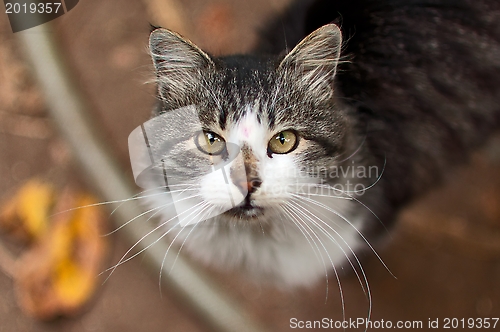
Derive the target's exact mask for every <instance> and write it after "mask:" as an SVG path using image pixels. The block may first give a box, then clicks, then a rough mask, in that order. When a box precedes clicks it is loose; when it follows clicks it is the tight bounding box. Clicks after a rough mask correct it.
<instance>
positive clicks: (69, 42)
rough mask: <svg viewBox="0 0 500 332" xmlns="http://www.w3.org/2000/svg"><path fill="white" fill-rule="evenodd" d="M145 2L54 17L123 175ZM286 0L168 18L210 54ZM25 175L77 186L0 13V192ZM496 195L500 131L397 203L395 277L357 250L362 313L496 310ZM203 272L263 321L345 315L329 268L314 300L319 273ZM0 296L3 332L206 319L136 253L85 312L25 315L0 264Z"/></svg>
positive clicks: (344, 279) (351, 289) (225, 0)
mask: <svg viewBox="0 0 500 332" xmlns="http://www.w3.org/2000/svg"><path fill="white" fill-rule="evenodd" d="M166 2H168V3H175V2H172V1H166ZM144 3H145V2H140V1H133V0H106V1H98V0H85V1H80V3H79V4H78V5H77V7H76V8H75V9H73V10H72V11H71V12H69V13H68V14H66V15H64V16H62V17H61V18H58V19H57V20H55V21H54V25H53V27H52V28H51V29H52V30H53V32H54V34H55V36H56V37H57V38H58V40H59V41H60V43H61V46H62V49H63V51H64V53H65V56H66V59H67V61H68V64H69V65H70V68H71V69H72V73H73V75H74V78H75V79H76V82H77V83H78V84H79V86H80V88H81V90H82V91H83V93H84V94H85V96H86V97H87V98H88V100H89V103H90V105H91V106H92V110H91V112H92V114H90V115H91V116H92V117H93V118H94V119H95V120H96V123H98V124H99V131H100V132H101V133H102V134H103V136H104V137H105V140H106V142H107V143H108V144H109V145H110V146H111V147H112V149H113V151H114V152H115V154H116V156H117V158H118V159H119V160H120V162H121V163H122V165H123V168H124V169H125V170H126V171H125V172H126V173H127V174H128V175H129V176H130V177H132V176H131V171H130V166H129V160H128V150H127V137H128V135H129V133H130V132H131V131H132V130H133V129H134V128H135V127H137V126H138V125H140V124H141V123H143V122H144V121H145V120H146V119H148V116H149V114H150V110H151V107H152V105H153V103H154V86H153V85H152V84H144V82H146V81H148V80H150V79H151V78H152V67H151V64H150V59H149V57H148V54H147V51H146V45H147V40H148V34H149V23H153V24H159V23H160V22H156V21H155V20H161V19H162V18H161V17H160V18H158V17H159V16H158V12H155V11H151V10H150V11H148V8H147V7H146V6H145V5H144ZM285 3H286V1H284V0H280V1H274V2H271V3H269V2H267V1H264V0H256V1H252V2H249V1H244V0H238V1H230V0H210V1H201V0H189V1H183V2H182V3H181V2H180V1H179V2H178V3H177V5H178V6H177V10H178V12H176V13H174V14H176V15H181V17H185V20H183V21H181V22H180V23H179V22H172V27H173V28H175V27H177V28H178V29H179V30H183V31H181V32H183V33H184V34H185V35H186V36H187V37H189V38H191V39H192V40H193V41H194V42H195V43H197V44H199V45H200V46H202V47H204V48H205V49H207V50H208V51H210V52H212V53H215V54H227V53H232V52H244V51H246V50H249V49H250V48H251V46H252V43H254V42H255V40H256V38H257V34H256V31H257V29H258V27H259V26H260V25H261V24H263V22H265V20H266V18H268V17H270V16H271V15H273V14H274V13H276V12H278V11H279V10H280V9H281V8H283V6H284V5H285ZM160 16H161V15H160ZM168 17H169V16H168V15H167V19H168ZM163 19H165V18H163ZM163 25H166V26H167V27H168V23H166V24H165V23H163ZM34 176H42V177H44V178H46V179H50V180H51V181H53V182H54V183H56V184H57V185H60V186H63V185H64V184H66V183H75V185H78V186H82V187H85V183H86V180H85V178H83V177H82V175H81V173H80V169H79V167H78V165H76V164H75V162H74V161H73V160H72V157H71V151H70V150H69V148H68V147H67V145H66V144H65V142H64V140H63V139H62V138H61V137H60V136H59V135H58V132H57V128H56V127H55V126H54V125H53V122H52V120H51V119H50V118H49V116H48V115H47V113H46V106H45V105H44V101H43V96H41V94H40V92H39V90H38V87H37V86H36V83H35V82H34V80H33V77H32V76H31V73H30V68H29V66H27V65H26V64H25V62H24V60H23V50H22V49H21V48H20V45H19V44H18V43H17V41H16V39H15V35H14V34H13V33H12V32H11V30H10V27H9V25H8V20H7V17H6V15H4V14H0V194H1V195H2V196H3V197H6V196H9V195H11V194H12V193H13V192H15V190H16V189H17V188H19V186H21V185H22V183H24V181H26V180H27V179H29V178H32V177H34ZM499 203H500V139H498V138H494V139H492V140H491V141H490V142H489V143H488V144H487V146H485V147H484V148H483V149H482V150H481V151H479V152H477V153H476V154H474V155H473V156H472V158H471V161H470V163H469V164H468V165H466V166H460V167H458V168H457V169H456V170H455V171H453V172H452V173H451V174H449V175H448V178H447V179H446V181H445V183H444V185H442V186H440V187H438V188H437V189H435V190H433V191H432V192H430V193H429V194H428V195H426V196H425V197H423V198H422V199H421V200H419V201H417V202H415V203H414V204H413V205H412V206H410V207H408V208H407V209H405V210H404V211H403V212H402V213H401V215H400V217H399V221H398V223H397V226H396V227H395V229H394V230H393V231H392V232H391V236H390V238H391V240H390V241H389V242H388V243H387V244H386V245H384V246H383V247H382V248H380V249H379V251H378V252H379V255H380V256H381V258H382V259H383V261H384V263H385V264H386V265H387V267H388V268H389V269H390V272H391V273H392V275H394V276H392V275H391V273H389V272H388V271H387V269H386V268H385V267H384V266H383V264H382V263H381V262H380V261H379V260H377V259H376V257H374V255H373V254H372V255H369V254H367V255H366V257H365V258H364V259H365V263H364V265H363V266H364V269H365V273H366V276H367V278H368V281H369V285H370V288H371V296H372V298H373V306H372V320H373V321H381V320H382V319H383V320H384V321H388V320H390V321H393V322H396V321H422V322H423V324H424V328H423V330H428V328H426V326H427V323H428V321H429V319H430V320H436V319H439V320H440V322H441V328H439V329H437V330H442V329H443V328H442V324H443V320H444V319H445V318H457V319H462V318H465V319H466V320H467V319H468V318H483V317H484V318H486V317H500V204H499ZM110 240H111V241H112V242H113V249H112V254H111V257H110V259H109V264H110V265H111V264H113V263H114V262H117V261H118V259H119V258H120V257H121V255H122V254H123V253H124V252H125V251H126V250H127V248H128V247H129V246H130V245H131V244H130V243H128V242H127V241H126V240H125V239H124V238H123V236H121V235H120V232H117V234H115V235H114V236H111V237H110ZM0 241H2V242H3V243H4V245H5V246H6V247H7V248H10V249H11V250H13V252H14V253H15V251H16V250H17V247H16V245H15V244H11V243H8V242H9V241H8V240H6V239H5V237H3V236H1V237H0ZM209 273H210V274H211V275H212V276H213V277H214V278H216V279H217V280H218V281H219V283H220V284H221V286H222V287H223V288H224V289H225V290H226V291H227V292H228V293H230V294H231V295H232V296H233V297H235V298H236V299H237V300H238V301H239V302H240V303H241V305H242V306H243V307H244V308H245V309H246V310H247V311H248V312H249V313H250V315H251V316H252V317H254V318H255V319H256V320H258V321H260V322H262V323H263V324H265V325H267V326H269V327H270V330H271V331H288V330H291V327H290V323H289V322H290V319H291V318H297V319H298V320H304V321H305V320H321V319H322V318H325V317H326V318H331V319H334V320H339V319H341V318H342V310H341V301H340V297H339V293H338V289H335V287H334V285H336V281H335V280H334V279H333V278H330V280H329V284H330V290H329V294H328V298H327V299H326V301H325V298H326V296H325V283H320V284H319V285H317V286H316V287H314V288H313V289H308V290H295V291H291V292H281V291H278V290H273V289H269V288H263V287H260V286H257V285H254V284H253V283H250V282H248V281H246V280H245V279H244V278H242V277H241V276H237V275H233V274H231V275H229V274H223V273H217V272H213V271H209ZM341 284H342V290H343V293H344V299H345V315H346V317H347V318H352V319H356V318H363V317H366V315H367V312H368V310H369V308H368V302H367V300H366V297H365V295H364V294H363V292H362V291H361V287H360V285H359V283H358V281H357V280H356V278H355V277H354V276H353V275H352V274H349V273H346V274H345V275H341ZM0 294H2V295H1V296H0V331H40V332H41V331H73V332H80V331H82V332H83V331H107V332H113V331H186V332H189V331H206V330H207V328H206V327H205V326H203V324H202V322H201V321H200V320H199V319H197V317H196V315H195V314H194V313H193V312H192V311H191V310H190V309H189V308H187V307H185V306H183V305H181V304H180V303H179V301H178V299H177V298H175V297H174V296H171V294H169V292H168V290H167V291H164V292H163V296H160V292H159V290H158V271H149V270H147V269H146V268H145V267H144V266H142V264H141V259H140V257H139V258H137V259H134V260H133V261H131V262H130V263H127V264H124V265H123V266H121V267H120V268H119V269H118V270H117V271H116V273H115V274H114V275H113V276H112V277H111V278H110V279H109V280H108V282H107V283H106V284H105V285H104V286H103V287H102V288H101V289H100V290H99V291H98V294H97V295H96V296H95V298H94V300H93V301H92V302H91V303H90V305H88V307H87V308H86V310H85V311H84V312H83V313H81V314H80V315H78V316H76V317H73V318H61V319H58V320H57V321H54V322H44V323H42V322H38V321H36V320H34V319H32V318H29V317H27V316H26V315H25V314H24V313H23V312H22V311H21V310H20V309H19V308H18V306H17V304H16V301H15V296H14V292H13V283H12V280H11V279H10V278H9V277H8V276H7V275H4V274H3V273H1V271H0ZM497 329H500V323H499V324H498V325H497ZM309 330H310V331H313V330H315V329H309Z"/></svg>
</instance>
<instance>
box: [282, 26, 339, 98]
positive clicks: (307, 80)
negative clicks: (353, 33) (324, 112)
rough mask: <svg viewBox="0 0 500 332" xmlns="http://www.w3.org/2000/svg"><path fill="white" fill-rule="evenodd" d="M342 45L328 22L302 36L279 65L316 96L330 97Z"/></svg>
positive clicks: (336, 31) (336, 28)
mask: <svg viewBox="0 0 500 332" xmlns="http://www.w3.org/2000/svg"><path fill="white" fill-rule="evenodd" d="M341 46H342V33H341V31H340V29H339V27H338V26H336V25H335V24H327V25H325V26H323V27H321V28H319V29H317V30H315V31H313V32H312V33H311V34H309V35H308V36H307V37H305V38H304V39H303V40H302V41H301V42H300V43H299V44H298V45H297V46H295V48H294V49H293V50H292V51H291V52H290V53H288V54H287V55H286V56H285V58H284V59H283V60H282V61H281V63H280V65H279V68H280V69H281V70H284V71H285V74H286V75H291V77H292V78H293V79H294V80H296V81H297V82H298V83H299V84H302V86H303V87H304V88H306V89H307V90H308V91H310V92H311V93H313V94H314V95H315V96H316V97H318V98H323V99H325V98H331V97H332V95H333V79H334V76H335V72H336V70H337V65H338V62H339V58H340V49H341Z"/></svg>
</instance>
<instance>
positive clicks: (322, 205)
mask: <svg viewBox="0 0 500 332" xmlns="http://www.w3.org/2000/svg"><path fill="white" fill-rule="evenodd" d="M292 195H293V196H296V197H301V198H303V199H304V200H307V201H308V202H311V203H313V204H316V205H318V206H320V207H322V208H324V209H326V210H328V211H330V212H332V213H333V214H335V215H337V216H338V217H340V218H341V219H342V220H344V221H345V222H346V223H347V224H349V225H350V226H351V227H352V228H354V230H355V231H356V232H357V233H358V234H359V235H360V236H361V238H362V239H363V241H365V243H366V244H367V245H368V247H369V248H370V250H371V251H372V252H373V253H374V254H375V256H376V257H377V259H378V260H379V261H380V263H382V265H383V266H384V268H385V269H386V270H387V272H389V273H390V274H391V275H392V276H393V277H394V278H396V276H395V275H394V274H393V273H392V272H391V270H390V269H389V267H388V266H387V265H386V264H385V263H384V261H383V260H382V258H381V257H380V255H379V254H378V253H377V251H376V250H375V248H373V246H372V245H371V244H370V242H369V241H368V240H367V239H366V237H365V236H364V235H363V233H361V232H360V231H359V229H358V228H357V227H356V226H354V225H353V224H352V223H351V222H350V221H349V220H348V219H346V218H345V217H344V216H343V215H341V214H340V213H339V212H337V211H335V210H333V209H331V208H330V207H328V206H326V205H324V204H322V203H320V202H318V201H315V200H313V199H310V198H308V197H304V196H298V195H295V194H292ZM396 279H397V278H396Z"/></svg>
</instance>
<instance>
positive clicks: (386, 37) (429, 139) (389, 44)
mask: <svg viewBox="0 0 500 332" xmlns="http://www.w3.org/2000/svg"><path fill="white" fill-rule="evenodd" d="M332 21H334V22H335V23H337V24H338V26H340V28H339V27H338V26H337V25H334V24H328V25H325V26H323V27H321V25H323V24H326V23H329V22H332ZM342 36H343V38H342ZM264 37H265V38H267V40H268V41H267V42H266V41H265V40H263V41H262V43H261V44H260V45H259V47H258V48H257V49H258V50H260V51H262V52H264V53H269V54H272V53H275V54H278V55H273V56H254V55H244V56H242V55H236V56H229V57H221V58H213V57H211V56H209V55H207V54H206V53H204V52H203V51H201V50H200V49H198V48H197V47H196V46H195V45H193V44H192V43H190V42H188V41H186V40H185V39H183V38H182V37H180V36H179V35H177V34H175V33H173V32H170V31H168V30H164V29H158V30H155V31H153V32H152V34H151V38H150V50H151V54H152V57H153V61H154V64H155V68H156V73H157V78H158V91H159V93H158V94H159V97H160V101H161V102H160V107H159V110H158V113H157V115H160V114H163V113H165V112H169V111H170V110H173V109H178V108H180V107H185V106H190V105H194V107H195V108H196V111H197V112H198V116H199V121H200V123H201V125H202V127H203V129H204V130H206V131H210V132H214V133H216V134H218V135H219V136H220V137H222V138H223V139H224V140H226V141H227V142H228V143H234V144H237V145H238V146H240V147H241V156H242V159H241V162H240V163H238V162H236V161H235V162H233V163H232V164H230V168H231V170H234V169H237V168H238V167H239V168H241V169H244V170H245V172H246V177H247V180H248V181H249V183H250V181H255V185H252V186H250V185H249V187H248V192H243V191H242V190H241V188H239V187H238V183H237V181H236V180H235V179H234V178H233V179H232V180H233V183H232V184H230V189H229V190H230V191H231V195H233V197H238V195H239V196H240V199H239V201H238V202H241V203H239V207H236V208H232V209H230V210H229V211H226V210H227V209H228V207H227V206H228V204H229V203H228V202H229V197H228V196H227V195H226V194H224V193H225V192H226V189H227V186H226V185H225V183H224V181H222V178H221V177H216V176H214V175H211V174H210V173H208V174H207V173H206V172H205V173H204V172H203V171H202V167H201V165H202V164H204V163H210V162H213V161H208V159H210V158H208V156H207V155H203V153H201V152H200V151H198V150H197V149H196V146H195V145H194V143H192V140H193V138H192V137H185V138H183V139H182V143H179V144H178V145H177V146H176V147H175V148H174V149H172V150H171V151H170V152H168V153H167V154H166V155H165V156H162V161H163V162H164V163H165V164H164V165H162V167H165V166H166V167H167V168H170V169H183V171H182V172H183V174H182V176H183V179H184V184H185V185H191V186H193V187H192V190H193V191H192V193H193V196H195V195H200V196H199V197H201V201H202V203H203V204H204V206H205V207H206V208H207V209H212V210H213V209H218V208H220V209H223V208H224V209H223V210H224V211H225V212H223V213H222V214H221V215H219V216H216V217H213V218H211V219H209V220H205V221H202V222H200V223H197V224H196V225H191V226H188V227H186V228H180V227H174V226H175V222H174V221H172V217H173V216H172V213H171V211H172V210H171V209H168V208H165V209H163V210H162V212H163V214H164V218H165V219H164V220H165V221H168V222H166V226H165V229H169V230H170V229H171V231H170V232H171V233H172V234H174V237H175V239H176V241H178V242H179V243H182V244H183V246H184V247H186V249H188V250H189V251H190V252H191V253H192V255H193V256H195V257H197V258H199V259H201V260H203V261H205V262H207V263H209V264H214V265H217V266H221V267H224V268H228V267H229V268H239V269H242V270H243V271H244V272H245V273H247V274H251V275H255V276H260V277H264V278H265V279H267V280H273V281H276V282H277V283H278V284H282V285H310V284H312V283H314V282H315V281H316V280H318V279H319V278H321V277H323V278H324V276H325V274H327V275H329V274H332V273H334V274H336V273H337V271H336V269H337V268H338V267H339V265H341V264H343V263H345V264H349V265H351V266H352V267H353V268H358V267H359V264H360V262H359V261H358V258H357V253H358V252H359V251H360V250H372V248H371V245H370V241H372V239H374V238H376V235H377V234H379V233H380V231H381V230H382V231H383V230H384V228H386V227H387V226H389V225H390V224H391V223H392V221H393V220H394V215H395V213H396V212H397V210H398V209H399V208H400V207H401V206H402V205H403V204H404V203H406V202H407V201H408V200H410V199H411V198H413V197H414V196H416V195H417V194H420V193H422V192H423V191H425V190H426V189H427V188H429V187H431V186H432V185H433V184H434V183H436V182H437V181H438V180H439V179H440V178H441V177H442V176H443V174H444V173H445V172H447V171H448V170H449V169H450V167H451V166H453V165H454V164H456V163H458V162H460V161H462V160H463V159H464V155H465V154H466V153H467V151H469V150H470V149H471V148H473V147H475V146H477V145H478V144H480V143H481V142H482V141H484V139H485V137H486V136H487V135H488V134H489V133H491V132H492V131H493V130H494V129H495V128H496V127H497V125H498V123H499V120H500V3H498V2H496V1H486V0H480V1H475V0H456V1H455V0H454V1H451V0H432V1H431V0H412V1H395V0H392V1H390V0H385V1H371V0H357V1H347V0H342V1H327V0H320V1H314V2H312V1H306V2H296V3H295V4H293V5H292V6H291V8H290V10H289V11H288V12H287V13H285V15H284V16H283V17H281V18H280V19H279V20H277V21H276V23H274V24H270V26H269V29H268V30H267V32H266V33H265V35H264ZM300 40H302V41H301V42H300V43H299V41H300ZM296 44H297V46H295V47H294V48H293V49H292V50H289V49H287V52H286V54H285V53H283V52H282V51H283V50H285V49H286V48H291V46H292V45H296ZM279 54H281V55H279ZM283 130H292V131H293V132H295V133H296V134H297V136H298V137H299V143H298V146H297V147H296V149H295V150H293V151H292V152H290V153H287V154H274V153H269V149H268V146H267V144H268V141H269V140H270V139H272V138H273V137H274V136H273V135H276V134H277V133H279V132H281V131H283ZM158 131H159V132H160V133H159V134H158V135H157V137H159V140H160V141H161V137H166V136H169V135H170V134H169V133H174V132H175V129H172V128H171V127H169V126H168V124H167V125H166V126H164V127H163V128H161V129H158ZM176 135H178V136H182V135H181V134H180V133H179V134H176ZM160 143H161V142H160ZM160 143H159V144H160ZM156 166H158V167H159V165H156ZM370 166H372V167H374V168H375V169H376V170H377V172H376V174H375V176H362V175H360V174H361V173H356V174H355V173H351V172H350V171H347V172H346V173H345V174H343V175H342V176H335V175H334V176H332V175H331V173H328V172H329V170H332V169H337V170H339V169H341V170H344V171H345V170H347V169H349V167H353V168H355V169H356V170H357V171H358V170H360V169H362V168H363V167H364V168H365V171H366V169H367V168H368V167H370ZM325 169H326V171H325ZM349 170H350V169H349ZM357 171H356V172H357ZM349 181H350V183H352V184H359V185H360V187H357V188H356V189H354V187H350V189H349V188H347V184H348V183H349ZM154 185H155V186H161V185H162V183H155V184H154ZM304 186H305V187H304ZM335 186H337V187H335ZM304 188H314V189H315V190H316V191H314V190H313V191H311V190H309V189H308V190H304ZM333 188H342V190H338V189H333ZM358 188H364V190H359V189H358ZM170 189H171V190H172V189H175V188H170ZM276 189H280V190H276ZM150 204H151V205H152V206H153V207H159V206H163V205H164V204H165V201H162V196H161V195H160V196H155V197H154V198H150ZM193 205H194V204H193ZM195 210H196V209H195ZM223 210H221V211H223ZM199 213H204V212H203V211H202V210H200V211H199Z"/></svg>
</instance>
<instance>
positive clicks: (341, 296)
mask: <svg viewBox="0 0 500 332" xmlns="http://www.w3.org/2000/svg"><path fill="white" fill-rule="evenodd" d="M290 208H291V209H293V210H295V211H297V212H298V213H300V210H298V209H297V208H296V207H295V206H294V205H293V204H290ZM302 215H303V216H305V217H306V218H307V219H309V220H311V219H310V218H309V217H307V215H305V214H303V213H302ZM311 221H312V220H311ZM304 225H306V226H307V227H308V228H309V229H310V230H311V231H312V232H313V234H314V235H315V236H316V238H317V239H318V241H319V243H320V244H321V246H322V247H323V250H325V253H326V255H327V256H328V259H329V260H330V264H331V265H332V269H333V272H334V274H335V278H336V279H337V284H338V286H339V295H340V302H341V306H342V318H343V320H345V303H344V292H343V290H342V285H341V283H340V278H339V275H338V272H337V268H336V267H335V264H334V263H333V260H332V257H331V256H330V253H329V252H328V250H327V249H326V247H325V245H324V244H323V242H322V241H321V239H320V238H319V237H318V235H317V234H316V232H314V230H313V229H312V228H311V227H310V226H309V225H308V223H306V222H304ZM337 245H338V244H337ZM323 266H324V268H325V270H326V265H325V264H324V263H323ZM325 277H326V296H325V303H326V302H327V301H328V286H329V283H328V272H327V271H325Z"/></svg>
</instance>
